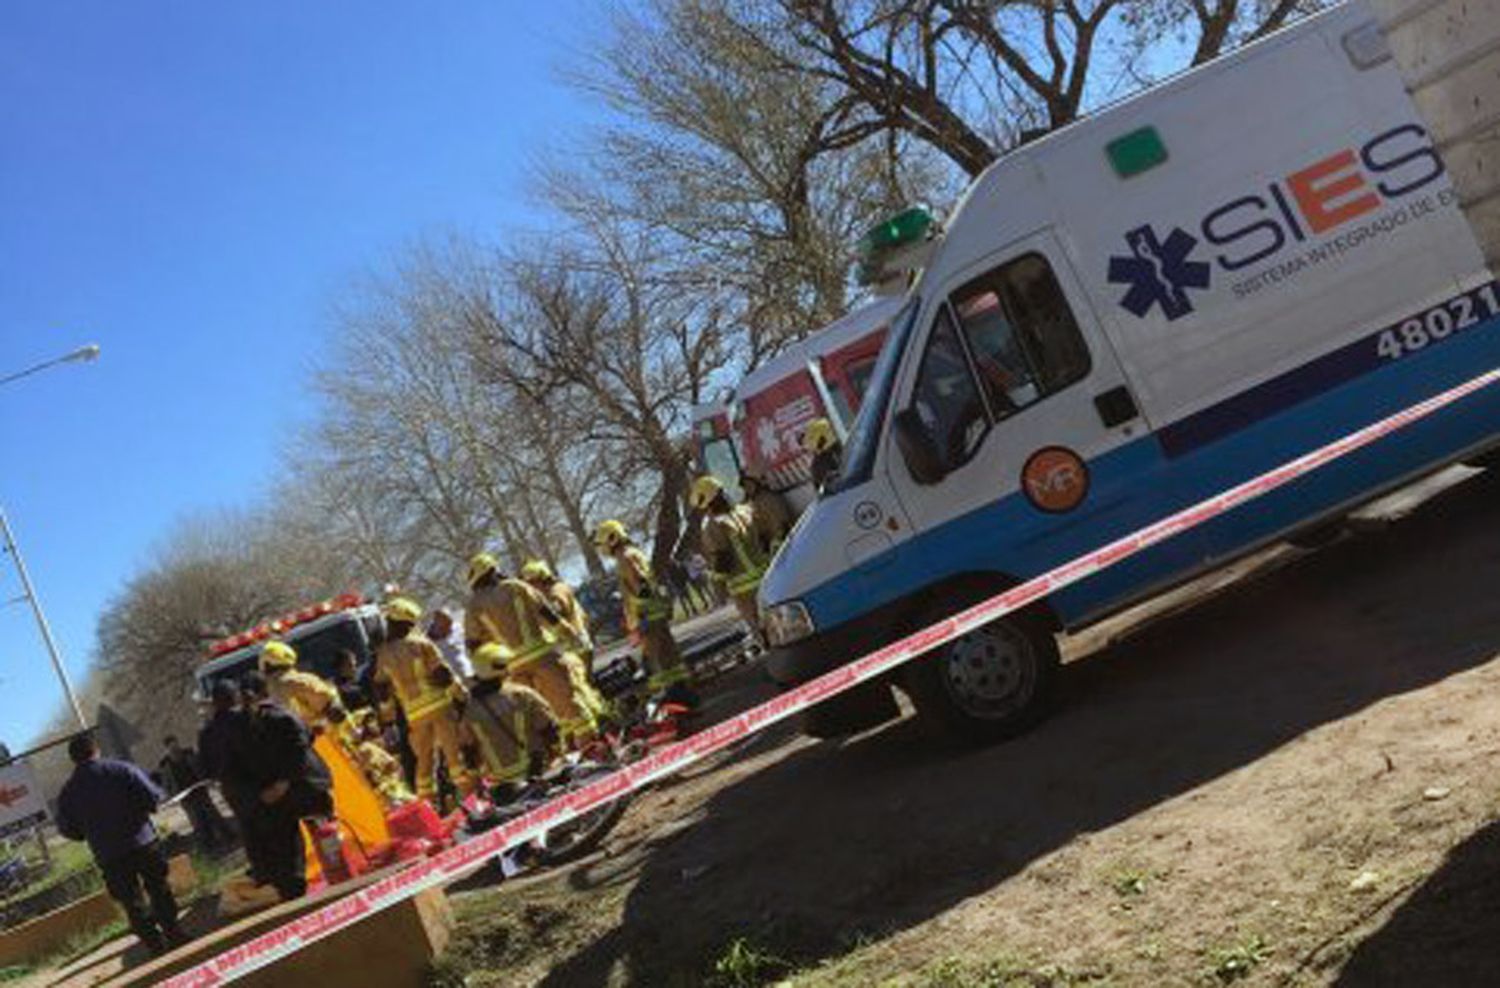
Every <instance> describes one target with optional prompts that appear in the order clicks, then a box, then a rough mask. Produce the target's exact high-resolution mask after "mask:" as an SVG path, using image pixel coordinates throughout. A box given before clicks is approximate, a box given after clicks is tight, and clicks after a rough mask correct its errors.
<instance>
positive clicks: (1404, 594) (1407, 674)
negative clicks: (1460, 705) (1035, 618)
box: [545, 477, 1500, 986]
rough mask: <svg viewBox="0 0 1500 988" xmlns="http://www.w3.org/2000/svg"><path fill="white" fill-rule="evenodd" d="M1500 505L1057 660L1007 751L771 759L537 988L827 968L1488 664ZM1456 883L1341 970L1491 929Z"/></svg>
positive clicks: (1499, 492) (926, 748)
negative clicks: (1097, 835) (1467, 927)
mask: <svg viewBox="0 0 1500 988" xmlns="http://www.w3.org/2000/svg"><path fill="white" fill-rule="evenodd" d="M1497 497H1500V483H1497V482H1495V481H1494V480H1491V479H1489V478H1488V477H1482V478H1480V479H1479V480H1477V481H1475V482H1472V483H1469V484H1466V485H1463V486H1462V487H1460V488H1459V489H1457V490H1455V491H1453V492H1450V493H1449V494H1448V495H1446V496H1444V497H1443V498H1441V499H1440V500H1438V501H1436V502H1434V503H1433V504H1431V505H1429V506H1428V507H1427V508H1426V509H1425V510H1423V511H1422V512H1420V513H1419V514H1417V515H1416V516H1415V517H1413V518H1411V519H1408V520H1407V521H1405V522H1403V523H1401V524H1399V525H1397V526H1395V527H1394V528H1392V529H1390V530H1388V531H1386V532H1383V533H1378V534H1373V535H1367V536H1363V537H1360V538H1357V539H1353V540H1350V541H1346V542H1343V543H1340V544H1338V545H1335V546H1333V547H1331V548H1329V549H1326V550H1324V551H1323V552H1321V553H1318V554H1316V555H1312V556H1308V557H1306V558H1304V559H1301V560H1299V561H1297V562H1295V563H1293V564H1292V565H1289V566H1287V567H1286V568H1284V569H1282V570H1279V571H1277V572H1275V573H1273V574H1270V575H1268V576H1265V577H1263V578H1260V579H1257V580H1254V581H1249V582H1247V583H1246V584H1243V585H1239V586H1235V587H1232V588H1231V589H1229V590H1227V591H1225V592H1224V593H1222V594H1220V595H1219V596H1217V597H1215V598H1214V599H1211V600H1209V601H1207V602H1206V603H1204V604H1203V605H1202V606H1199V607H1197V608H1194V609H1192V610H1189V611H1187V612H1186V613H1183V614H1181V615H1178V616H1176V617H1172V618H1170V619H1167V620H1163V621H1161V622H1159V623H1156V624H1152V625H1148V626H1147V627H1145V628H1143V629H1142V630H1140V631H1139V632H1137V633H1135V634H1133V635H1131V636H1130V637H1128V638H1126V639H1125V640H1124V641H1123V642H1121V643H1118V644H1114V645H1111V646H1109V647H1107V648H1105V649H1103V650H1101V651H1098V652H1095V653H1093V654H1092V655H1090V656H1087V657H1086V658H1084V659H1082V660H1079V661H1077V662H1074V663H1071V664H1070V665H1069V666H1068V667H1066V669H1065V675H1064V683H1065V690H1066V694H1067V696H1068V701H1067V706H1066V708H1065V710H1064V712H1063V713H1062V714H1061V715H1060V716H1058V717H1056V718H1055V719H1054V720H1052V721H1051V722H1049V723H1048V724H1046V725H1045V726H1044V727H1043V728H1041V729H1040V730H1037V731H1035V732H1033V733H1032V734H1030V735H1028V736H1027V737H1025V738H1022V739H1020V740H1018V741H1014V742H1012V743H1010V744H1006V745H1002V746H999V747H994V748H990V749H987V750H981V751H937V750H934V748H933V747H932V746H931V745H929V744H925V743H922V741H921V740H920V731H919V730H918V729H917V726H916V725H915V724H913V723H911V722H902V723H898V724H895V725H893V726H892V727H890V728H888V729H886V730H884V731H880V732H878V733H875V734H872V735H867V736H864V737H862V738H860V739H857V740H856V741H854V742H851V743H847V744H844V745H834V744H822V745H796V746H790V745H789V746H788V754H786V755H785V756H784V757H782V758H781V759H780V760H779V761H777V762H774V763H772V764H771V765H769V766H768V767H766V768H765V769H764V770H762V771H759V772H757V773H755V774H754V775H751V776H748V777H746V778H745V779H743V780H742V781H740V782H738V783H737V784H734V785H732V786H730V787H728V788H726V789H724V790H723V791H721V792H720V793H718V794H717V795H715V796H714V797H713V799H712V800H711V802H710V803H709V805H708V807H707V816H706V818H705V819H703V820H701V821H700V822H699V823H697V824H696V825H694V826H691V827H689V828H687V829H685V830H684V831H683V832H682V833H680V834H678V835H676V836H675V837H672V838H670V839H668V840H666V841H664V842H663V843H662V844H661V846H660V847H659V848H657V849H656V850H655V851H654V852H652V853H651V854H650V855H649V856H648V857H647V859H646V860H645V861H644V862H643V864H642V866H641V872H640V878H639V882H638V884H637V885H636V887H635V888H634V889H633V890H632V892H631V893H630V895H629V898H628V900H627V904H626V909H625V920H624V922H623V923H622V924H621V925H620V926H618V927H617V928H615V929H613V930H611V931H610V932H609V933H608V934H606V935H605V936H603V937H602V938H600V939H597V940H594V941H592V942H591V943H589V944H588V945H587V946H585V947H583V948H582V949H581V950H580V951H578V952H577V953H575V954H574V955H573V956H572V957H570V958H568V959H567V960H565V961H563V962H561V963H559V964H558V965H557V966H556V967H555V968H554V969H553V971H552V972H551V975H550V977H549V978H548V979H547V981H546V982H545V983H547V984H551V985H566V986H577V985H583V986H590V985H604V984H606V983H610V984H619V983H620V978H621V976H622V975H627V976H628V978H629V980H630V982H631V983H635V984H650V985H660V984H673V983H701V981H702V978H703V976H704V974H705V973H706V972H707V971H708V970H709V969H710V967H711V964H712V960H713V958H714V957H716V956H718V955H719V954H720V953H721V952H722V951H723V949H724V948H725V946H726V945H727V944H728V943H729V942H731V941H732V940H733V938H735V937H737V936H747V937H751V938H752V939H754V940H755V941H757V942H759V943H764V944H768V945H770V946H771V947H772V948H773V949H774V950H776V952H777V953H779V954H781V955H782V956H784V957H787V958H790V959H792V960H795V961H797V962H799V963H808V962H812V961H816V960H818V959H821V958H826V957H828V956H831V955H835V954H838V953H842V952H844V951H845V950H847V949H848V948H849V947H850V946H851V945H852V944H853V943H854V942H857V940H858V939H859V938H862V937H866V938H867V937H880V936H885V935H887V934H889V933H892V932H895V931H898V930H901V929H905V928H908V927H911V926H913V925H915V924H918V923H921V922H923V921H924V920H927V919H930V918H931V917H933V916H935V915H937V914H939V913H941V912H943V911H945V910H947V909H949V908H950V907H952V906H954V905H956V904H957V903H959V902H960V901H962V900H964V899H966V898H968V897H970V896H973V895H976V894H979V893H983V892H985V891H987V890H989V889H991V888H993V887H994V886H995V885H996V884H998V883H999V882H1001V881H1003V880H1004V879H1006V878H1007V877H1008V876H1011V875H1013V874H1015V873H1016V872H1017V871H1019V870H1020V869H1022V868H1023V867H1025V866H1026V865H1027V864H1028V863H1029V862H1032V861H1034V860H1036V859H1037V858H1038V857H1040V856H1043V855H1045V854H1047V853H1049V852H1051V851H1053V850H1055V849H1057V848H1059V847H1061V846H1062V845H1064V844H1066V843H1068V842H1069V841H1071V840H1072V839H1074V838H1075V837H1077V836H1078V835H1080V834H1082V833H1086V832H1089V831H1095V830H1100V829H1103V828H1106V827H1109V826H1111V825H1112V824H1115V823H1118V822H1120V821H1122V820H1125V819H1127V818H1129V817H1131V816H1133V815H1134V814H1137V813H1139V812H1141V811H1142V810H1145V809H1147V808H1149V807H1151V806H1153V805H1155V804H1158V803H1161V802H1162V801H1164V800H1168V799H1171V798H1173V797H1176V796H1180V795H1182V794H1184V793H1187V792H1188V791H1190V790H1192V789H1194V788H1196V787H1198V786H1200V785H1202V784H1204V783H1205V782H1208V781H1210V780H1212V779H1214V778H1216V777H1218V776H1220V775H1222V774H1224V773H1227V772H1230V771H1232V770H1234V769H1236V768H1239V767H1241V766H1244V765H1246V764H1249V763H1251V762H1254V761H1256V760H1257V759H1259V758H1261V757H1262V756H1264V755H1266V754H1267V753H1268V752H1271V751H1273V750H1275V749H1277V748H1278V747H1280V746H1282V745H1285V744H1287V743H1288V742H1290V741H1292V740H1293V739H1295V738H1297V737H1298V736H1299V735H1301V734H1303V733H1305V732H1307V731H1309V730H1311V729H1313V728H1316V727H1318V726H1319V725H1322V724H1326V723H1328V722H1331V721H1335V720H1338V719H1341V718H1344V717H1346V716H1348V715H1350V714H1351V713H1353V712H1355V711H1358V710H1360V709H1361V708H1364V707H1366V706H1368V705H1370V704H1372V703H1374V702H1376V701H1378V700H1381V699H1383V698H1386V697H1389V696H1392V695H1395V694H1399V693H1402V692H1404V691H1409V690H1416V689H1420V688H1422V687H1424V686H1427V685H1429V684H1432V683H1434V682H1437V681H1438V680H1441V679H1443V678H1445V677H1447V676H1450V675H1452V674H1454V673H1456V672H1459V671H1461V670H1464V669H1467V668H1470V667H1473V666H1475V665H1478V664H1480V663H1483V662H1484V661H1486V660H1488V659H1489V658H1490V657H1492V656H1493V655H1494V654H1495V653H1496V652H1497V651H1500V609H1497V608H1495V607H1494V605H1493V600H1494V597H1493V595H1494V587H1496V586H1497V585H1500V526H1497V525H1496V521H1497V517H1496V516H1497V512H1496V510H1495V504H1496V501H1497ZM1370 757H1371V760H1372V767H1374V766H1376V765H1378V764H1379V758H1380V756H1379V754H1378V753H1376V752H1371V753H1370ZM1487 834H1488V836H1486V837H1485V838H1484V839H1483V841H1482V842H1481V845H1482V846H1481V848H1480V849H1481V850H1483V852H1484V853H1486V854H1491V855H1493V854H1494V841H1495V838H1494V835H1493V833H1489V832H1487ZM1475 853H1477V852H1475ZM1454 881H1455V880H1453V879H1448V880H1445V879H1442V878H1441V877H1440V878H1439V879H1435V880H1434V891H1433V892H1432V893H1431V894H1430V895H1426V896H1423V897H1421V900H1420V901H1417V903H1416V904H1415V905H1412V906H1409V907H1407V908H1406V909H1404V910H1403V911H1402V916H1401V917H1398V919H1396V920H1393V921H1392V923H1391V925H1390V927H1389V928H1388V929H1391V930H1392V931H1393V933H1392V935H1391V936H1389V937H1387V936H1385V935H1384V934H1382V935H1380V936H1377V937H1376V938H1375V939H1374V940H1373V941H1372V943H1371V944H1370V945H1369V946H1368V947H1367V948H1365V949H1362V950H1361V952H1360V956H1358V957H1357V958H1356V963H1355V964H1351V971H1354V972H1363V971H1367V970H1371V969H1372V967H1371V965H1373V966H1374V967H1375V968H1378V967H1380V966H1381V965H1382V964H1385V963H1394V961H1391V960H1388V959H1387V958H1388V956H1389V957H1390V958H1394V957H1396V956H1397V955H1399V953H1400V951H1401V949H1402V948H1401V941H1402V937H1403V935H1405V927H1406V926H1411V927H1412V928H1413V929H1416V930H1419V931H1420V930H1421V929H1423V928H1425V927H1424V924H1426V923H1428V922H1433V923H1437V922H1439V921H1441V920H1443V919H1444V917H1445V916H1446V906H1445V905H1444V903H1445V901H1447V900H1448V899H1453V900H1455V902H1456V904H1457V905H1458V907H1459V908H1460V909H1462V908H1471V909H1472V911H1473V912H1475V913H1476V914H1478V915H1476V916H1475V917H1474V921H1475V922H1476V923H1480V924H1486V925H1485V927H1484V930H1483V931H1482V932H1484V933H1488V934H1492V933H1494V932H1496V931H1495V929H1494V927H1495V925H1496V920H1495V916H1496V911H1495V909H1494V908H1493V902H1494V900H1493V898H1491V899H1489V900H1488V901H1487V903H1486V904H1485V905H1480V904H1479V903H1478V902H1477V901H1476V902H1474V903H1472V904H1470V905H1469V906H1465V905H1464V903H1465V902H1466V900H1465V898H1464V897H1466V896H1467V895H1468V894H1470V893H1469V891H1466V890H1465V889H1466V888H1467V887H1465V886H1461V885H1457V884H1453V883H1454ZM1449 889H1452V890H1453V891H1452V892H1451V894H1450V892H1449V891H1448V890H1449ZM1484 889H1485V891H1486V892H1487V894H1490V895H1491V896H1493V893H1494V891H1495V886H1494V885H1493V884H1490V885H1486V886H1484ZM1473 894H1475V895H1478V894H1480V892H1479V891H1478V890H1477V889H1476V890H1475V891H1474V893H1473ZM1428 902H1430V903H1431V905H1428V904H1425V903H1428ZM1408 914H1410V917H1411V918H1407V916H1408ZM1458 935H1459V934H1458V933H1455V936H1458ZM1464 935H1467V934H1466V933H1465V934H1464ZM1476 942H1478V941H1476ZM1483 942H1487V943H1490V944H1493V943H1495V942H1496V940H1495V939H1494V938H1493V937H1492V936H1491V937H1489V938H1488V939H1486V940H1484V941H1483ZM1476 949H1477V948H1476ZM1366 958H1369V959H1368V960H1367V959H1366ZM1395 980H1396V981H1401V980H1402V979H1400V978H1397V979H1395ZM1425 980H1426V982H1427V983H1434V984H1441V983H1445V982H1444V981H1443V979H1442V978H1436V979H1434V978H1432V977H1430V976H1428V977H1426V978H1425ZM1349 983H1360V984H1362V983H1366V982H1361V981H1358V980H1354V981H1351V982H1349Z"/></svg>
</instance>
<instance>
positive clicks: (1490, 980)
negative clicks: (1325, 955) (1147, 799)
mask: <svg viewBox="0 0 1500 988" xmlns="http://www.w3.org/2000/svg"><path fill="white" fill-rule="evenodd" d="M1497 948H1500V823H1492V824H1490V825H1489V826H1487V827H1485V828H1484V829H1483V830H1481V831H1479V832H1478V833H1477V834H1475V835H1474V836H1473V837H1470V838H1469V839H1468V840H1467V841H1465V842H1464V843H1462V844H1460V845H1459V846H1458V847H1456V848H1454V849H1453V851H1451V852H1450V853H1449V855H1448V857H1447V860H1445V861H1444V862H1443V865H1442V867H1441V868H1439V869H1438V870H1437V871H1436V872H1435V873H1434V874H1433V875H1432V876H1431V877H1429V878H1428V879H1427V881H1425V882H1423V883H1422V885H1421V886H1420V887H1418V888H1417V890H1416V891H1415V892H1414V893H1412V895H1411V896H1410V897H1409V898H1408V899H1407V900H1406V902H1405V903H1403V904H1402V906H1401V908H1399V909H1397V910H1396V912H1395V913H1394V914H1393V915H1392V916H1391V918H1390V919H1389V920H1387V921H1386V923H1385V925H1384V926H1382V927H1380V929H1378V930H1376V931H1375V932H1374V933H1372V934H1370V935H1369V936H1368V937H1366V938H1365V940H1364V941H1363V942H1362V943H1360V945H1359V946H1358V947H1356V948H1355V950H1354V953H1353V954H1352V955H1351V956H1350V958H1349V960H1348V961H1346V962H1345V964H1344V967H1343V969H1342V970H1341V971H1340V973H1339V979H1338V981H1337V982H1336V984H1338V985H1341V986H1345V988H1366V986H1382V985H1403V986H1404V985H1417V984H1426V985H1442V986H1444V988H1466V986H1471V985H1472V986H1480V985H1497V984H1500V949H1497Z"/></svg>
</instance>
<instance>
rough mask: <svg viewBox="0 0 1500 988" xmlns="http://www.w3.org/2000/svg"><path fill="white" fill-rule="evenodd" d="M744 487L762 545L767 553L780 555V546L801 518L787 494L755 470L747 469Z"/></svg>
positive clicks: (742, 485) (741, 484)
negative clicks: (798, 517)
mask: <svg viewBox="0 0 1500 988" xmlns="http://www.w3.org/2000/svg"><path fill="white" fill-rule="evenodd" d="M740 487H741V488H742V489H743V490H744V492H745V504H746V505H748V506H749V508H750V515H751V518H752V521H753V523H754V525H755V534H756V537H757V538H759V539H760V544H761V548H762V549H764V550H765V552H766V556H767V557H770V556H774V555H776V550H777V549H780V548H781V543H783V542H785V541H786V537H787V535H788V534H790V533H791V531H792V525H793V524H794V523H795V522H796V520H797V519H796V516H795V515H793V514H792V507H791V505H789V504H787V503H786V498H785V497H783V496H782V495H781V494H780V493H779V492H777V491H774V490H772V489H771V487H770V485H768V484H766V483H765V482H764V481H763V480H761V479H760V477H758V476H757V475H755V474H753V473H747V474H745V476H744V477H743V478H741V480H740Z"/></svg>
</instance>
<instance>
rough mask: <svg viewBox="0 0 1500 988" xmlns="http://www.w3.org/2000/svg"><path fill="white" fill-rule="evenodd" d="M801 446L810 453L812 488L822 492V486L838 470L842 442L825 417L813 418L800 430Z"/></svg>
mask: <svg viewBox="0 0 1500 988" xmlns="http://www.w3.org/2000/svg"><path fill="white" fill-rule="evenodd" d="M802 448H803V449H805V450H806V451H807V452H809V453H811V454H812V458H813V460H812V482H813V488H814V489H815V490H816V491H817V492H818V493H819V494H821V493H823V487H824V485H825V484H827V483H828V482H829V481H831V480H833V478H834V477H835V476H837V475H838V472H839V461H840V460H842V459H843V457H844V444H843V443H842V442H841V441H840V440H839V437H838V433H837V432H834V431H833V423H832V422H830V421H828V420H827V419H825V418H815V419H813V420H812V421H811V422H809V423H807V428H806V429H803V430H802Z"/></svg>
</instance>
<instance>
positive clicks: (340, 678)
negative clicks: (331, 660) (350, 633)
mask: <svg viewBox="0 0 1500 988" xmlns="http://www.w3.org/2000/svg"><path fill="white" fill-rule="evenodd" d="M333 685H334V686H335V687H336V688H337V689H338V691H339V702H340V703H341V704H343V705H344V709H345V710H348V711H351V712H352V711H355V710H363V709H365V708H366V707H368V706H370V693H369V691H368V690H367V689H366V688H365V684H364V683H363V682H361V681H360V678H359V656H357V655H355V654H354V653H353V652H351V651H350V650H349V649H347V648H346V649H344V650H343V651H341V652H339V659H338V665H336V666H334V670H333Z"/></svg>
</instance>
